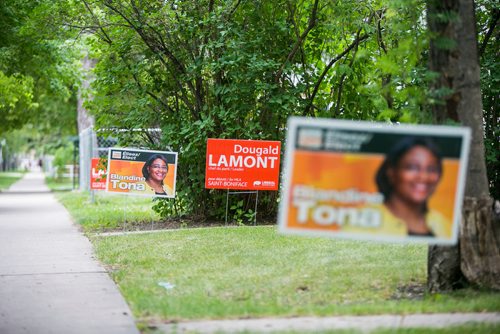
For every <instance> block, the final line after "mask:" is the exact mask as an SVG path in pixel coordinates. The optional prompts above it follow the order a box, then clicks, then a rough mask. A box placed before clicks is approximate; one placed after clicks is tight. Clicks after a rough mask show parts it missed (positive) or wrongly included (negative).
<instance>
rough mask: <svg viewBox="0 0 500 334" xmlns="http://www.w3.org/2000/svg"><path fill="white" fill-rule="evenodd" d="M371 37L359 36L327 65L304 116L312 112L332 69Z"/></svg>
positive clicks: (366, 35)
mask: <svg viewBox="0 0 500 334" xmlns="http://www.w3.org/2000/svg"><path fill="white" fill-rule="evenodd" d="M369 36H370V35H368V34H365V35H363V36H361V37H359V36H358V37H357V38H356V39H355V40H354V41H353V42H352V43H351V44H350V45H349V46H348V47H347V48H346V49H345V50H344V51H342V53H340V54H339V55H337V56H336V57H335V58H333V59H332V60H330V62H329V63H328V64H327V65H326V67H325V69H324V70H323V72H322V73H321V75H320V77H319V79H318V81H317V82H316V85H315V86H314V90H313V93H312V95H311V98H310V99H309V103H308V104H307V106H306V109H305V110H304V115H307V114H308V113H309V112H310V110H311V107H312V106H313V101H314V98H315V97H316V94H317V93H318V91H319V86H320V85H321V83H322V82H323V79H324V78H325V76H326V74H327V73H328V71H329V70H330V68H331V67H332V66H333V65H334V64H335V63H336V62H337V61H339V60H340V59H342V57H344V56H345V55H346V54H348V53H349V52H350V51H351V50H352V49H353V48H355V47H357V46H358V44H359V43H361V42H362V41H364V40H366V39H367V38H368V37H369Z"/></svg>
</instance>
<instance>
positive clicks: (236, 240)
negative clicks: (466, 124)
mask: <svg viewBox="0 0 500 334" xmlns="http://www.w3.org/2000/svg"><path fill="white" fill-rule="evenodd" d="M93 242H94V245H95V247H96V252H97V255H98V257H99V259H100V260H101V261H102V262H103V263H105V264H106V265H107V266H108V268H110V269H111V274H112V276H113V278H114V280H115V281H116V282H117V283H118V285H119V287H120V289H121V291H122V293H123V295H124V297H125V298H126V299H127V301H128V303H129V304H130V306H131V308H132V310H133V312H134V315H135V316H136V317H137V318H138V319H139V320H142V321H145V322H149V321H154V320H160V321H172V320H181V319H212V318H214V319H218V318H241V317H264V316H307V315H318V316H327V315H367V314H384V313H391V314H406V313H436V312H482V311H500V293H493V292H487V291H476V290H472V289H465V290H461V291H457V292H454V293H451V294H434V295H427V294H425V293H424V292H423V289H424V286H425V280H426V261H427V260H426V256H427V247H426V246H423V245H401V244H397V245H394V244H380V243H370V242H355V241H339V240H329V239H319V238H301V237H289V236H282V235H279V234H277V232H276V229H275V228H274V227H237V228H235V227H232V228H230V227H229V228H201V229H180V230H171V231H166V232H161V233H150V234H140V235H137V234H136V235H125V236H111V237H109V236H108V237H95V238H93Z"/></svg>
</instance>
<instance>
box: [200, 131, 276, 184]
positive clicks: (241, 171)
mask: <svg viewBox="0 0 500 334" xmlns="http://www.w3.org/2000/svg"><path fill="white" fill-rule="evenodd" d="M280 148H281V143H280V142H279V141H265V140H236V139H212V138H210V139H208V141H207V156H206V166H205V188H209V189H236V190H277V189H278V179H279V167H280Z"/></svg>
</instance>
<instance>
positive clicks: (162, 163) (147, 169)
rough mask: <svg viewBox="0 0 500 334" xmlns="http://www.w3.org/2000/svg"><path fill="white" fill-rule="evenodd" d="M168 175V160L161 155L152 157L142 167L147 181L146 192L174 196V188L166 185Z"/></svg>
mask: <svg viewBox="0 0 500 334" xmlns="http://www.w3.org/2000/svg"><path fill="white" fill-rule="evenodd" d="M167 173H168V161H167V158H166V157H165V156H163V155H161V154H153V155H151V156H150V157H149V159H148V160H147V161H146V163H145V164H144V166H143V167H142V175H143V176H144V178H145V180H146V181H145V183H146V190H145V192H153V193H154V194H155V195H172V193H173V190H172V188H170V187H169V186H168V185H166V184H164V180H165V177H166V176H167Z"/></svg>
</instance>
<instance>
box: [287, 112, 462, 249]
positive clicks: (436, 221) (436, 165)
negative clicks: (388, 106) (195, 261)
mask: <svg viewBox="0 0 500 334" xmlns="http://www.w3.org/2000/svg"><path fill="white" fill-rule="evenodd" d="M469 140H470V130H469V129H468V128H462V127H445V126H410V125H398V126H390V125H386V124H380V123H373V122H371V123H368V122H349V121H340V120H331V119H305V118H298V117H293V118H291V119H290V120H289V123H288V133H287V147H286V152H285V168H284V171H285V173H284V174H285V175H284V179H283V188H282V195H281V203H280V212H279V227H280V231H281V232H283V233H288V234H302V235H320V236H330V237H339V238H351V239H365V240H366V239H368V240H380V241H389V242H394V241H396V242H398V241H399V242H408V241H418V242H426V243H432V244H454V243H456V241H457V235H458V226H459V221H460V217H461V213H460V210H461V203H462V198H463V189H464V184H465V170H466V165H467V157H468V149H469ZM414 217H418V219H414Z"/></svg>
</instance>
